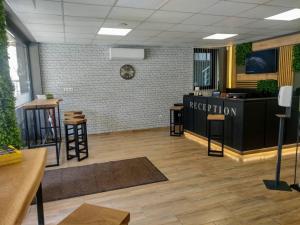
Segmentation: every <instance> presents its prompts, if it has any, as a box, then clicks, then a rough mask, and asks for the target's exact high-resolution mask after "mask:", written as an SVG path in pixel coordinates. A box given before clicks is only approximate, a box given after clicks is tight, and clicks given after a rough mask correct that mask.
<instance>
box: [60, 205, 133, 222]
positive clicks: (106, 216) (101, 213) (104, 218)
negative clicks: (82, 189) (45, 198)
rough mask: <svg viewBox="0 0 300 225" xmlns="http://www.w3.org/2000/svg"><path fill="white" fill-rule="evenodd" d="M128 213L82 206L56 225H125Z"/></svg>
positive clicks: (128, 217) (128, 216)
mask: <svg viewBox="0 0 300 225" xmlns="http://www.w3.org/2000/svg"><path fill="white" fill-rule="evenodd" d="M129 221H130V214H129V213H128V212H124V211H120V210H116V209H110V208H104V207H100V206H94V205H90V204H83V205H81V206H80V207H79V208H78V209H76V210H75V211H74V212H72V213H71V214H70V215H69V216H67V217H66V218H65V219H64V220H63V221H61V222H60V223H59V224H58V225H127V224H128V223H129Z"/></svg>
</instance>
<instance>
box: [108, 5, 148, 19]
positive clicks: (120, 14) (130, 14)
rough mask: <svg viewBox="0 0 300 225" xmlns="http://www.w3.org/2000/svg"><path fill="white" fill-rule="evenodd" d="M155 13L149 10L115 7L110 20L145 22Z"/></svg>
mask: <svg viewBox="0 0 300 225" xmlns="http://www.w3.org/2000/svg"><path fill="white" fill-rule="evenodd" d="M153 12H154V11H153V10H149V9H133V8H122V7H114V8H113V9H112V11H111V12H110V14H109V16H108V18H109V19H122V20H135V21H143V20H145V19H146V18H147V17H149V16H150V15H151V14H152V13H153Z"/></svg>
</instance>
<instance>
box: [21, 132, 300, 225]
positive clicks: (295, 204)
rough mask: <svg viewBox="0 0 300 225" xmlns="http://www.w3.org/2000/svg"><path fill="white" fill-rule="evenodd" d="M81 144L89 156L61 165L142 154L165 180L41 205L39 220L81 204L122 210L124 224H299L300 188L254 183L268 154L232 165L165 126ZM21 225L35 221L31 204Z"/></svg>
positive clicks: (265, 168)
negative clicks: (126, 215) (279, 188)
mask: <svg viewBox="0 0 300 225" xmlns="http://www.w3.org/2000/svg"><path fill="white" fill-rule="evenodd" d="M89 146H90V158H89V159H86V160H83V161H82V162H80V163H78V162H77V161H75V160H71V161H68V162H66V161H65V160H63V164H62V166H61V167H69V166H79V165H84V164H90V163H96V162H107V161H111V160H120V159H128V158H134V157H140V156H147V157H148V158H149V159H150V160H151V161H152V162H153V163H154V164H155V165H156V166H157V167H158V168H159V169H160V170H161V171H162V172H163V173H164V174H165V175H166V176H167V177H168V178H169V181H167V182H161V183H155V184H150V185H143V186H138V187H133V188H127V189H123V190H116V191H110V192H106V193H99V194H93V195H88V196H82V197H77V198H72V199H66V200H61V201H56V202H50V203H45V204H44V208H45V220H46V224H47V225H50V224H51V225H54V224H57V223H58V222H59V221H60V220H62V219H63V218H64V217H65V216H67V215H68V214H69V213H71V212H72V211H73V210H74V209H76V208H77V207H79V206H80V205H81V204H82V203H84V202H86V203H90V204H95V205H100V206H106V207H112V208H117V209H122V210H126V211H129V212H130V213H131V222H130V225H199V224H203V225H256V224H261V225H262V224H264V225H273V224H274V225H278V224H280V225H299V224H300V193H298V192H278V191H269V190H266V189H265V187H264V184H263V182H262V180H263V179H273V177H274V171H275V159H271V160H267V161H258V162H249V163H240V162H236V161H233V160H232V159H230V158H227V157H224V158H214V157H208V156H207V152H206V147H205V146H201V145H199V144H198V143H195V142H193V141H190V140H188V139H186V138H184V137H170V136H169V133H168V131H167V130H166V129H154V130H149V131H139V132H125V133H115V134H107V135H90V136H89ZM63 153H64V151H63ZM293 165H294V158H293V157H291V156H288V157H285V158H283V165H282V178H283V179H284V180H286V181H287V182H289V183H290V182H292V180H293V179H292V176H293ZM74 176H76V174H74ZM74 188H76V187H74ZM28 224H30V225H33V224H37V223H36V209H35V207H34V206H32V207H31V209H30V211H29V213H28V216H27V218H26V219H25V221H24V225H28Z"/></svg>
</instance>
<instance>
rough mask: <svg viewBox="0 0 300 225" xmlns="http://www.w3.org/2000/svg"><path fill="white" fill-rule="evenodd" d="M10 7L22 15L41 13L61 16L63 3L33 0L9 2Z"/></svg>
mask: <svg viewBox="0 0 300 225" xmlns="http://www.w3.org/2000/svg"><path fill="white" fill-rule="evenodd" d="M8 3H9V5H10V6H11V7H12V8H13V9H14V10H15V11H16V12H21V13H40V14H53V15H61V14H62V7H61V2H57V1H43V0H39V1H35V4H34V1H32V0H9V1H8Z"/></svg>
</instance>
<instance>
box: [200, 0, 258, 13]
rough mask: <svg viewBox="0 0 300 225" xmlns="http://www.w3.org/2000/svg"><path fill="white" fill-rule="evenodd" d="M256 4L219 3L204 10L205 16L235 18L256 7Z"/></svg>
mask: <svg viewBox="0 0 300 225" xmlns="http://www.w3.org/2000/svg"><path fill="white" fill-rule="evenodd" d="M256 6H257V5H256V4H248V3H240V2H225V1H221V2H218V3H217V4H215V5H213V6H211V7H209V8H208V9H206V10H205V13H206V14H212V15H224V16H235V15H237V14H239V13H241V12H243V11H246V10H249V9H252V8H254V7H256Z"/></svg>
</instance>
